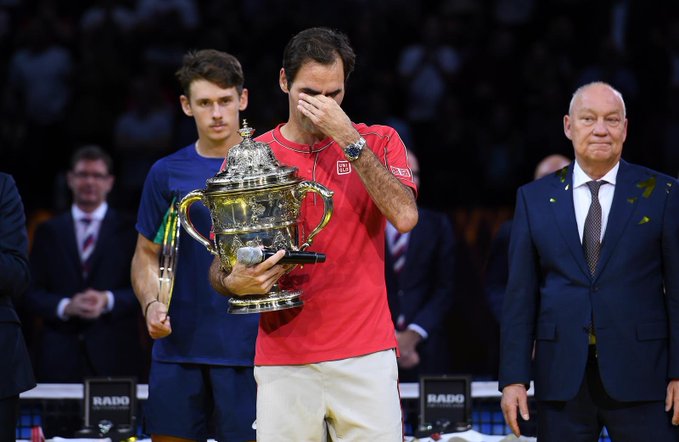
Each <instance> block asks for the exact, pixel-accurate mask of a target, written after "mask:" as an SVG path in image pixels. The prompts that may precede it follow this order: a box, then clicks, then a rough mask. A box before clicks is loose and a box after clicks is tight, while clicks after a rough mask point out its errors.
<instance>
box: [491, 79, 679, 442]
mask: <svg viewBox="0 0 679 442" xmlns="http://www.w3.org/2000/svg"><path fill="white" fill-rule="evenodd" d="M564 132H565V134H566V136H567V137H568V138H569V139H570V140H571V141H572V142H573V146H574V150H575V162H574V163H573V164H571V165H570V166H569V167H567V168H565V169H562V170H561V171H559V172H556V173H554V174H551V175H548V176H546V177H544V178H542V179H540V180H537V181H533V182H531V183H529V184H526V185H525V186H523V187H521V188H520V189H519V191H518V194H517V202H516V210H515V214H514V221H513V225H512V234H511V241H510V251H509V264H510V265H509V282H508V287H507V293H506V298H505V302H504V307H503V316H502V333H501V362H500V389H501V390H502V409H503V412H504V414H505V419H506V421H507V423H508V424H509V425H510V427H511V429H512V431H513V432H514V433H515V434H517V435H518V434H519V428H518V419H517V409H518V411H519V412H520V414H521V416H522V417H523V419H528V418H529V414H528V407H527V404H526V385H527V384H528V383H529V381H530V380H531V379H533V380H534V381H535V395H536V398H537V405H538V416H537V418H538V438H539V439H540V441H541V442H549V441H583V442H585V441H592V442H594V441H596V440H598V438H599V433H600V432H601V430H602V427H604V426H605V427H606V429H607V430H608V434H609V435H610V437H611V439H612V440H613V441H614V442H620V441H640V440H648V441H654V442H659V441H668V442H669V441H677V440H679V428H677V426H676V425H677V424H679V189H678V188H677V186H678V184H677V182H676V180H675V179H673V178H671V177H669V176H665V175H662V174H660V173H657V172H655V171H652V170H649V169H646V168H644V167H641V166H637V165H633V164H629V163H627V162H625V161H624V160H622V159H621V153H622V145H623V143H624V141H625V138H626V136H627V118H626V115H625V105H624V101H623V99H622V95H621V94H620V93H619V92H618V91H616V90H615V89H613V88H612V87H611V86H610V85H608V84H605V83H601V82H595V83H590V84H587V85H585V86H582V87H581V88H579V89H578V90H577V91H576V92H575V94H574V95H573V99H572V100H571V104H570V108H569V112H568V115H566V116H565V117H564ZM591 181H597V182H598V183H596V184H595V183H590V182H591ZM590 188H592V190H590ZM596 188H598V189H599V190H598V194H597V192H596ZM596 201H598V202H599V204H598V206H599V207H596V206H597V204H596ZM590 220H596V222H590ZM593 232H594V233H593ZM583 239H586V241H585V242H586V243H587V244H592V245H593V246H594V249H593V250H594V251H596V250H598V252H595V253H591V254H590V253H589V252H586V251H585V248H584V247H583V245H582V243H583ZM587 257H589V258H590V259H589V260H588V258H587ZM533 355H534V358H533Z"/></svg>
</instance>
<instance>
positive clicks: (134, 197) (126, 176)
mask: <svg viewBox="0 0 679 442" xmlns="http://www.w3.org/2000/svg"><path fill="white" fill-rule="evenodd" d="M128 96H129V103H128V106H129V107H128V109H127V110H126V111H125V112H123V113H122V114H121V115H120V116H119V117H118V119H117V121H116V124H115V128H114V146H115V152H116V154H117V155H118V158H119V160H118V161H119V164H120V171H121V173H120V177H121V178H120V179H119V181H118V185H119V186H120V187H121V189H122V191H123V192H124V193H125V194H126V195H127V199H128V200H129V201H130V209H134V210H136V209H137V207H138V206H139V196H140V194H141V189H142V187H143V185H144V178H145V177H146V174H147V173H148V171H149V169H150V168H151V165H152V164H153V163H154V162H155V161H156V160H158V159H159V158H160V157H162V156H163V155H164V154H167V153H168V152H169V151H170V141H171V140H172V130H173V127H172V126H173V122H174V114H173V112H172V109H171V108H170V106H169V104H168V103H167V102H166V101H165V100H164V97H163V95H162V90H161V88H160V81H159V79H158V78H155V77H154V76H153V75H151V74H146V75H141V76H138V77H135V78H134V79H133V80H132V83H131V85H130V91H129V94H128Z"/></svg>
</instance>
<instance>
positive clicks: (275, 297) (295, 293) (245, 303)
mask: <svg viewBox="0 0 679 442" xmlns="http://www.w3.org/2000/svg"><path fill="white" fill-rule="evenodd" d="M301 296H302V291H301V290H282V291H277V292H270V293H267V294H266V295H249V296H239V297H235V296H234V297H233V298H231V299H229V311H228V312H229V313H233V314H245V313H261V312H273V311H278V310H285V309H288V308H295V307H300V306H302V304H304V302H302V300H301V299H300V297H301Z"/></svg>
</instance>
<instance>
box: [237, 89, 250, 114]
mask: <svg viewBox="0 0 679 442" xmlns="http://www.w3.org/2000/svg"><path fill="white" fill-rule="evenodd" d="M247 107H248V90H247V89H245V88H243V92H241V93H240V98H239V102H238V110H239V111H244V110H245V108H247Z"/></svg>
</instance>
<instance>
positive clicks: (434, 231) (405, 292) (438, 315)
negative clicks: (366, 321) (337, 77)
mask: <svg viewBox="0 0 679 442" xmlns="http://www.w3.org/2000/svg"><path fill="white" fill-rule="evenodd" d="M408 164H409V165H410V170H411V172H412V174H413V179H414V180H415V184H416V185H417V186H418V187H419V182H420V179H419V174H420V166H419V163H418V161H417V157H415V155H414V154H413V153H412V152H411V151H408ZM418 211H419V220H418V222H417V225H416V226H415V228H414V229H413V230H411V231H410V232H406V233H400V232H398V231H397V230H396V228H395V227H394V226H393V225H392V224H391V223H389V222H387V228H386V245H387V250H386V253H385V260H384V263H385V279H386V282H387V296H388V299H389V309H390V310H391V317H392V320H393V321H394V326H395V328H396V340H397V341H398V349H399V353H400V357H399V359H398V367H399V371H398V372H399V376H398V377H399V381H402V382H417V381H418V380H419V376H420V375H423V374H430V375H432V374H445V373H448V372H450V370H451V368H450V355H451V353H452V349H451V348H450V343H449V342H447V339H446V336H447V333H446V330H445V325H446V318H447V316H448V314H449V313H450V308H451V306H452V304H453V293H454V266H455V256H454V255H455V241H454V237H453V226H452V224H451V223H450V220H449V219H448V217H447V216H446V215H445V214H443V213H439V212H434V211H431V210H428V209H424V208H422V207H419V208H418Z"/></svg>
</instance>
